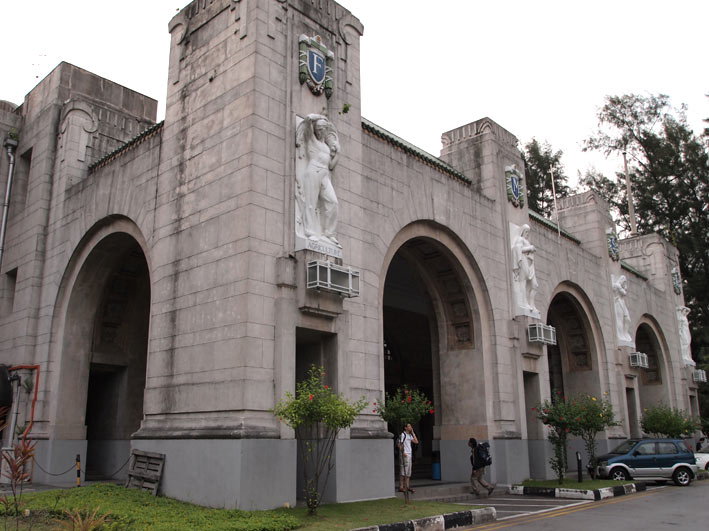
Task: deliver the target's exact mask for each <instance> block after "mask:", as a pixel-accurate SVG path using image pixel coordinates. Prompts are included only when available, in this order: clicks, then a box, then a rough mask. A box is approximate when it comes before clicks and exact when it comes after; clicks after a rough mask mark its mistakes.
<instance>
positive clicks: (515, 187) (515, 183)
mask: <svg viewBox="0 0 709 531" xmlns="http://www.w3.org/2000/svg"><path fill="white" fill-rule="evenodd" d="M510 188H511V189H512V195H513V196H514V198H515V199H519V177H518V176H517V175H516V174H514V173H511V174H510Z"/></svg>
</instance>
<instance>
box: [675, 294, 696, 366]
mask: <svg viewBox="0 0 709 531" xmlns="http://www.w3.org/2000/svg"><path fill="white" fill-rule="evenodd" d="M689 311H690V310H689V308H687V307H686V306H677V325H678V326H679V349H680V352H681V353H682V362H683V363H684V365H685V366H687V365H696V363H695V362H694V360H693V359H692V352H691V351H690V350H689V345H690V344H691V343H692V335H691V334H690V332H689V321H688V320H687V316H688V315H689Z"/></svg>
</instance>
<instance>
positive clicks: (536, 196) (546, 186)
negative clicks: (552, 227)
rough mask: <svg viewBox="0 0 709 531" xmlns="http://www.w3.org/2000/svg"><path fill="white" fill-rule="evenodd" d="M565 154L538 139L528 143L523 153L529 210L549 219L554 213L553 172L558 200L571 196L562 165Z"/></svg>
mask: <svg viewBox="0 0 709 531" xmlns="http://www.w3.org/2000/svg"><path fill="white" fill-rule="evenodd" d="M563 154H564V152H563V151H556V152H554V151H553V149H552V147H551V145H550V144H549V143H548V142H544V143H543V144H540V143H539V142H538V141H537V139H536V138H533V139H532V140H531V141H530V142H527V143H526V144H525V145H524V150H523V151H522V160H524V174H525V179H526V181H527V199H528V201H529V208H531V209H532V210H534V211H535V212H537V213H539V214H542V215H543V216H546V217H547V218H551V216H552V214H553V212H554V195H553V188H552V181H551V175H552V171H553V173H554V188H555V189H556V196H557V198H558V197H566V196H568V195H569V187H568V185H567V184H566V183H567V181H568V178H567V176H566V175H565V174H564V167H563V166H562V164H561V157H562V155H563Z"/></svg>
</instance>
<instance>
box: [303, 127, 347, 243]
mask: <svg viewBox="0 0 709 531" xmlns="http://www.w3.org/2000/svg"><path fill="white" fill-rule="evenodd" d="M295 147H296V164H295V205H296V212H295V216H296V224H295V226H296V229H295V230H296V235H298V236H300V237H303V238H307V239H309V240H311V241H316V242H317V241H322V242H324V243H329V244H332V245H335V246H336V247H342V246H341V245H340V242H338V241H337V237H336V234H337V213H338V202H337V196H336V195H335V189H334V188H333V187H332V179H331V176H332V170H333V169H334V168H335V166H336V165H337V161H338V159H339V156H340V142H339V138H338V135H337V130H336V129H335V126H334V125H333V124H332V123H331V122H330V121H329V120H328V119H327V117H325V116H323V115H321V114H309V115H307V116H306V117H305V119H304V120H303V121H302V122H301V123H300V124H299V125H298V127H297V128H296V133H295Z"/></svg>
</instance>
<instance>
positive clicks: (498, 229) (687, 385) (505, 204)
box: [0, 0, 698, 509]
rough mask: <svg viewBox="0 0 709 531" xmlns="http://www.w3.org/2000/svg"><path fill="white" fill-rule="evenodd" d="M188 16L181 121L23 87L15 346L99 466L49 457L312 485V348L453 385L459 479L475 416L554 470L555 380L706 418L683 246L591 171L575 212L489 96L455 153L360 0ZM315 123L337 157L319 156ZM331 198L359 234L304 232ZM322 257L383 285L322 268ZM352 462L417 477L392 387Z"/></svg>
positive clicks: (16, 164)
mask: <svg viewBox="0 0 709 531" xmlns="http://www.w3.org/2000/svg"><path fill="white" fill-rule="evenodd" d="M169 31H170V34H171V38H172V44H171V51H170V57H169V61H170V66H169V79H168V87H167V104H166V117H165V120H164V122H160V123H155V121H154V120H155V116H156V102H155V100H153V99H151V98H148V97H146V96H143V95H141V94H138V93H136V92H134V91H131V90H129V89H127V88H125V87H121V86H119V85H117V84H115V83H112V82H111V81H108V80H106V79H102V78H100V77H98V76H96V75H94V74H91V73H90V72H87V71H85V70H82V69H80V68H78V67H76V66H73V65H70V64H67V63H61V64H60V65H59V66H57V67H56V68H55V69H54V71H52V72H51V73H50V74H49V75H48V76H47V77H46V78H45V79H44V80H42V81H41V82H40V83H39V85H37V87H35V88H34V89H33V90H32V92H30V93H29V94H28V95H27V97H26V98H25V101H24V102H23V103H22V105H20V106H19V107H16V106H14V105H12V104H9V103H7V102H2V103H0V138H2V139H6V140H5V147H6V151H7V156H3V158H2V160H0V175H1V176H2V180H3V183H5V184H7V179H8V178H9V177H10V176H12V189H11V195H10V196H7V193H5V196H4V197H5V198H6V203H7V204H8V215H7V223H6V231H5V240H4V242H0V245H2V246H3V247H2V256H1V260H2V262H1V266H0V267H1V269H0V275H1V278H2V283H1V284H2V285H1V286H0V289H1V293H0V294H1V295H2V300H1V301H0V310H1V312H2V313H1V314H0V362H2V363H5V364H7V365H10V366H13V367H18V366H34V367H35V368H27V369H21V370H20V369H18V370H17V371H18V372H19V373H21V374H23V376H29V375H30V373H31V374H35V375H36V374H37V373H38V374H39V378H38V386H37V389H36V400H35V399H34V398H33V397H34V394H33V393H34V391H33V390H31V389H30V391H28V392H17V395H16V396H17V400H16V401H15V404H14V406H13V407H15V408H17V411H18V418H19V423H20V425H22V426H24V425H25V424H23V423H29V422H30V421H31V423H32V424H31V436H32V437H33V438H35V439H36V440H37V441H38V445H37V463H38V464H39V465H41V468H40V467H37V468H35V470H34V480H35V481H37V482H42V483H57V482H58V483H71V482H73V481H74V478H75V475H74V474H75V473H74V471H73V469H72V470H71V471H69V472H67V473H65V474H64V475H60V476H58V477H57V476H51V475H49V473H54V472H57V471H63V470H65V469H67V468H68V467H70V466H71V464H72V462H73V460H74V456H75V455H76V454H79V455H81V456H82V462H83V463H85V473H86V474H88V475H89V476H90V477H108V476H112V475H114V473H115V472H116V470H118V471H119V472H118V473H117V476H118V477H121V476H122V475H123V476H124V475H125V468H121V465H122V464H123V463H125V461H126V459H127V457H128V455H129V453H130V450H131V448H137V449H141V450H147V451H157V452H160V453H163V454H165V455H166V461H165V468H164V474H163V479H162V485H161V491H162V492H163V493H164V494H166V495H168V496H173V497H176V498H180V499H185V500H189V501H193V502H196V503H201V504H206V505H212V506H220V507H236V508H241V509H251V508H267V507H277V506H281V505H283V504H284V503H290V504H293V503H294V502H295V501H296V496H297V481H298V480H297V468H298V467H297V458H296V441H295V440H294V435H293V432H292V431H291V430H290V429H289V428H287V427H286V426H285V425H283V424H282V423H280V422H279V421H278V419H277V418H275V417H274V416H273V415H272V414H271V413H270V411H269V410H270V409H271V408H272V407H273V406H274V404H275V403H276V402H277V401H278V399H279V398H281V397H283V396H284V394H285V393H286V392H287V391H293V390H294V389H295V384H296V381H297V380H298V379H299V378H301V377H302V376H303V374H304V373H305V371H306V370H307V368H308V367H309V366H310V365H311V364H312V363H316V364H320V365H322V366H324V367H326V368H327V371H326V372H327V378H328V381H329V382H330V384H331V385H332V386H333V387H334V388H335V389H336V390H337V391H338V392H340V393H342V394H344V395H345V396H347V397H350V398H353V399H356V398H359V397H360V396H362V395H364V396H366V397H367V398H368V399H369V400H370V401H371V402H375V401H377V400H381V399H382V396H383V393H384V392H385V391H388V392H391V391H392V390H394V389H395V388H396V387H397V386H399V385H403V384H408V385H409V386H412V387H417V388H419V389H421V390H423V391H424V392H426V393H427V394H428V395H429V396H431V397H432V398H433V402H434V406H435V413H434V414H433V415H432V416H430V417H428V418H426V419H425V420H424V421H422V423H421V425H420V426H417V430H418V433H419V435H420V437H421V439H422V444H421V447H420V449H419V454H420V455H419V456H418V457H419V463H420V464H421V465H420V468H419V470H418V473H420V474H424V475H425V474H426V473H427V472H426V467H425V465H426V464H427V463H430V460H431V458H432V456H433V455H434V452H438V453H439V455H440V459H441V474H442V479H443V480H444V481H466V480H467V478H468V476H469V470H468V465H467V456H468V448H467V446H466V442H467V439H468V438H469V437H476V438H477V439H479V440H488V441H489V442H490V443H491V446H492V453H493V455H494V463H493V466H492V468H491V474H492V480H493V481H495V482H497V483H499V484H508V483H511V482H514V481H518V480H521V479H524V478H526V477H545V476H548V475H549V470H548V468H547V465H546V460H547V457H548V454H549V447H548V443H547V442H546V441H545V433H544V430H543V426H542V425H541V424H540V423H539V422H538V421H537V420H535V419H534V417H533V414H532V413H531V408H532V407H533V406H534V405H536V404H537V403H539V402H540V401H541V400H543V399H545V398H548V397H549V396H550V394H551V392H552V390H553V389H561V390H563V392H564V393H567V394H572V393H581V392H587V393H591V394H595V395H599V396H600V395H605V396H607V397H609V399H610V400H611V401H612V403H613V405H614V408H615V411H616V412H617V413H618V417H619V418H620V420H621V424H620V425H619V426H618V427H616V428H613V429H611V430H609V431H608V432H607V433H605V434H604V435H603V437H602V441H601V445H603V446H605V445H608V444H613V442H614V441H613V439H618V438H625V437H629V436H633V435H639V434H640V426H639V416H640V414H639V412H640V411H641V410H642V408H643V407H646V406H647V405H651V404H655V403H659V402H664V403H667V404H670V405H672V406H675V407H679V408H682V409H686V410H688V411H690V412H693V413H695V414H696V413H698V409H697V398H696V395H697V383H696V382H695V381H694V371H693V369H694V368H693V367H692V366H691V364H690V363H689V362H688V361H687V360H686V359H683V357H682V349H683V348H684V347H683V346H682V345H681V342H680V336H681V320H680V319H678V317H677V315H678V310H677V309H678V308H681V307H683V306H684V302H683V297H682V291H681V282H680V281H678V279H677V278H676V273H675V272H676V268H677V260H678V256H677V250H676V249H675V248H674V247H672V246H671V245H670V244H668V243H667V242H665V241H663V240H662V239H661V238H659V237H657V236H655V235H650V236H637V237H633V238H630V239H628V240H622V241H617V240H616V239H615V237H614V231H615V227H614V224H613V222H612V220H611V218H610V216H609V213H608V207H607V205H605V204H604V203H603V201H602V200H601V199H600V198H598V197H597V196H595V195H594V194H593V193H590V192H589V193H584V194H580V195H577V196H573V197H570V198H566V199H564V200H563V201H561V203H560V205H559V215H558V224H557V223H556V220H555V221H554V222H552V221H550V220H546V219H544V218H542V217H541V216H539V215H537V214H535V213H534V212H531V211H529V209H528V207H527V205H526V203H525V201H524V190H525V189H524V175H523V172H522V170H520V169H521V168H523V167H524V165H523V162H522V160H521V157H520V153H519V151H518V149H517V139H516V138H515V137H514V136H513V135H512V134H511V133H509V132H508V131H506V130H504V129H503V128H502V127H500V126H499V125H498V124H496V123H495V122H493V121H492V120H490V119H488V118H484V119H482V120H478V121H476V122H473V123H470V124H468V125H464V126H462V127H460V128H458V129H455V130H453V131H449V132H446V133H444V134H443V135H442V150H441V153H440V157H434V156H431V155H429V154H427V153H425V152H423V151H421V150H419V149H418V148H416V147H415V146H412V145H411V144H409V143H407V142H406V141H405V140H403V139H402V138H399V137H397V136H395V135H393V134H391V133H389V132H388V131H385V130H383V129H382V128H380V127H378V126H377V125H375V124H373V123H371V122H369V121H367V120H366V119H364V118H362V117H361V115H360V108H361V105H360V102H361V100H360V87H359V70H360V63H359V42H360V38H361V37H362V35H363V27H362V24H361V23H360V22H359V20H358V19H357V18H355V16H353V15H352V14H351V13H349V12H348V11H347V10H345V9H343V8H342V7H341V6H339V5H338V4H336V3H335V2H333V1H331V0H250V1H246V0H241V1H239V0H195V1H193V2H192V3H191V4H189V5H188V6H187V7H185V8H184V9H183V10H182V11H181V12H180V13H179V14H178V15H177V16H175V18H174V19H173V20H172V21H171V22H170V24H169ZM321 69H322V70H321ZM309 117H310V118H309ZM318 117H319V118H318ZM308 120H310V123H311V127H312V129H313V131H315V132H312V131H311V133H312V134H311V136H313V135H314V136H315V138H318V139H319V140H320V141H321V144H319V146H320V147H322V146H323V145H327V146H328V149H329V150H330V151H329V155H328V151H327V150H326V151H325V152H323V153H320V155H323V156H325V157H327V156H330V157H331V158H330V162H331V163H330V166H332V167H328V168H326V166H328V164H327V163H325V164H324V165H320V166H318V165H317V164H315V166H317V167H316V168H315V169H313V168H312V167H310V166H307V167H305V169H302V167H299V164H300V163H301V162H302V161H303V160H306V159H308V157H309V156H310V155H312V153H315V152H312V153H310V155H309V154H308V152H304V151H302V149H303V148H302V145H304V144H303V143H302V142H301V140H302V139H301V140H298V138H300V137H299V136H298V135H299V134H300V133H299V131H302V130H301V129H299V128H300V127H301V126H302V124H303V123H306V124H307V123H309V122H308ZM318 124H320V125H318ZM326 125H327V127H330V130H331V131H334V133H333V134H336V137H337V143H336V144H335V143H332V142H331V141H330V140H328V138H330V137H329V136H328V134H329V133H327V132H326V130H325V129H324V127H325V126H326ZM318 127H320V133H317V131H316V130H317V129H318ZM14 133H17V135H15V134H14ZM318 135H320V136H319V137H318ZM15 137H18V138H17V141H15V140H14V138H15ZM304 142H306V141H304ZM332 146H336V147H332ZM306 151H307V150H306ZM304 153H305V154H304ZM320 155H318V154H317V153H315V155H313V156H314V157H315V158H317V156H320ZM335 155H337V157H335ZM308 160H309V159H308ZM299 168H300V169H299ZM299 172H304V173H302V175H303V176H304V177H303V178H305V179H308V178H311V177H312V176H314V175H319V177H318V179H320V178H322V175H325V174H327V178H328V179H330V181H331V182H332V189H333V191H334V194H336V199H335V201H334V202H333V201H330V202H329V203H328V204H327V205H325V203H322V201H323V200H324V195H323V194H324V193H323V190H324V187H325V185H321V183H320V184H318V187H319V192H318V189H317V188H316V189H315V190H316V196H317V197H318V200H320V201H321V202H319V203H317V204H315V205H312V204H311V205H309V203H308V200H307V198H306V199H305V200H302V204H300V203H298V202H297V200H296V197H300V196H299V194H300V193H301V190H300V186H301V185H300V183H301V178H300V177H299V176H300V175H301V173H299ZM318 172H320V173H318ZM323 182H324V181H323ZM318 183H319V181H318ZM3 189H7V187H6V186H3ZM318 193H319V194H320V195H319V196H318V195H317V194H318ZM8 197H9V200H8V199H7V198H8ZM299 204H300V206H299ZM328 205H329V206H328ZM308 206H310V207H313V208H314V211H313V212H315V215H317V216H320V217H321V218H320V219H322V216H324V215H325V214H324V212H325V210H326V209H327V208H331V207H332V208H335V213H336V216H335V217H336V221H337V228H336V238H335V237H334V236H333V237H332V238H330V237H327V238H326V237H325V232H327V231H326V229H325V228H323V233H322V234H315V235H311V236H309V237H308V236H307V234H306V236H305V237H304V238H303V237H301V236H302V233H298V228H297V227H296V225H297V224H298V223H301V221H297V220H301V217H299V216H301V214H302V212H301V210H302V208H304V207H305V208H307V207H308ZM323 227H324V225H323ZM297 233H298V234H300V235H297ZM309 264H316V265H318V264H319V265H320V266H322V267H324V268H330V267H332V268H334V271H336V272H339V273H341V274H344V275H346V276H347V278H348V279H350V278H353V279H355V280H358V285H357V286H356V287H353V285H349V286H348V287H347V288H346V289H343V288H342V286H341V285H340V286H339V288H340V289H339V291H338V289H333V286H332V285H328V284H327V283H322V284H318V285H317V288H318V289H314V288H313V287H308V279H309V277H308V272H307V269H308V265H309ZM673 275H674V276H673ZM621 277H624V282H623V281H622V279H621ZM616 285H617V286H620V285H622V286H624V288H622V293H621V291H619V289H620V288H614V286H616ZM335 288H336V287H335ZM355 288H356V289H355ZM623 307H624V308H625V309H626V310H627V311H623ZM530 325H545V327H546V328H544V330H546V332H544V333H547V334H548V333H550V331H551V330H552V328H553V330H554V331H555V333H556V344H547V343H542V342H538V341H534V340H533V339H534V337H533V336H530V331H529V327H530ZM540 329H541V328H540ZM626 335H627V337H626ZM621 336H623V338H624V339H623V338H621ZM628 337H629V338H630V340H628V339H627V338H628ZM634 352H643V353H644V354H646V355H647V359H648V367H647V368H638V367H633V366H631V364H630V354H631V353H634ZM13 411H14V410H13ZM7 437H8V436H7V434H6V442H7ZM334 462H335V468H334V470H333V476H332V478H331V481H330V485H329V489H328V499H330V500H337V501H345V500H357V499H366V498H376V497H387V496H391V495H393V492H394V453H393V448H392V441H391V434H390V433H388V431H387V426H386V424H384V423H383V422H382V421H381V420H380V419H379V417H377V416H376V415H375V414H374V413H373V412H371V410H370V409H367V410H365V411H364V412H363V413H362V414H361V415H360V416H359V418H358V419H357V421H356V422H355V424H354V425H353V427H352V428H351V429H349V430H345V431H344V432H343V433H342V434H341V436H340V438H339V439H338V441H337V445H336V449H335V455H334ZM429 474H430V473H429Z"/></svg>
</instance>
